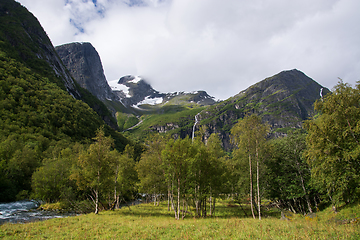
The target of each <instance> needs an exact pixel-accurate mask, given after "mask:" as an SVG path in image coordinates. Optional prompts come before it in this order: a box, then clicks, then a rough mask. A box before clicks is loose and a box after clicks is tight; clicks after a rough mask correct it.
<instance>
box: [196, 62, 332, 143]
mask: <svg viewBox="0 0 360 240" xmlns="http://www.w3.org/2000/svg"><path fill="white" fill-rule="evenodd" d="M320 92H321V94H322V95H324V96H325V95H326V94H327V93H329V92H330V91H329V89H327V88H324V87H322V86H321V85H320V84H318V83H317V82H315V81H314V80H313V79H311V78H309V77H308V76H306V75H305V74H304V73H303V72H301V71H299V70H296V69H293V70H289V71H282V72H280V73H278V74H276V75H274V76H272V77H269V78H266V79H264V80H262V81H260V82H259V83H256V84H254V85H252V86H250V87H249V88H247V89H246V90H244V91H241V92H240V93H239V94H237V95H235V96H234V97H231V98H229V99H228V100H226V101H223V102H221V103H219V104H216V105H214V106H211V107H209V108H208V109H206V110H204V111H202V112H201V113H200V116H199V118H200V119H201V120H200V124H199V125H204V126H206V127H207V128H208V134H207V135H209V134H211V133H218V134H220V136H221V138H222V139H223V143H224V146H226V147H227V148H229V147H230V143H229V134H230V129H231V128H232V126H233V125H234V124H235V123H236V122H237V121H238V119H240V118H243V117H244V116H245V115H246V114H254V113H255V114H258V115H260V116H261V117H262V119H263V121H264V122H267V123H269V124H270V127H271V131H272V134H273V135H275V136H279V135H283V134H286V132H287V131H288V130H290V129H293V128H300V127H301V126H302V122H303V121H304V120H306V119H308V118H309V117H310V116H312V115H313V114H314V108H313V104H314V102H315V101H316V100H318V99H320Z"/></svg>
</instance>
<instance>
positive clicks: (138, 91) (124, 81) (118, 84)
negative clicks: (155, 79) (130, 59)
mask: <svg viewBox="0 0 360 240" xmlns="http://www.w3.org/2000/svg"><path fill="white" fill-rule="evenodd" d="M109 84H110V86H111V89H112V90H113V92H114V93H116V94H117V96H118V97H119V98H120V101H121V102H122V103H123V104H124V105H125V106H127V107H132V108H136V109H138V110H144V111H148V110H149V106H156V107H157V108H158V107H161V106H164V105H166V104H171V105H182V104H189V103H195V104H197V105H199V106H205V105H212V104H214V103H215V100H214V97H211V96H210V95H208V94H207V93H206V92H205V91H194V92H189V93H186V92H174V93H160V92H158V91H156V90H155V89H153V88H152V87H151V85H150V84H148V83H147V82H146V80H144V79H142V78H141V77H139V76H132V75H128V76H124V77H121V78H120V79H119V80H115V81H110V82H109Z"/></svg>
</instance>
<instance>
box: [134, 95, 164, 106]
mask: <svg viewBox="0 0 360 240" xmlns="http://www.w3.org/2000/svg"><path fill="white" fill-rule="evenodd" d="M163 100H164V99H163V98H162V97H157V98H150V97H149V96H147V97H146V98H145V99H144V100H142V101H141V102H138V103H137V104H136V105H137V106H140V105H143V104H149V105H156V104H160V103H162V102H163Z"/></svg>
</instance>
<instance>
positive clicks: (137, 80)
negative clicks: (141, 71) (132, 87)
mask: <svg viewBox="0 0 360 240" xmlns="http://www.w3.org/2000/svg"><path fill="white" fill-rule="evenodd" d="M140 80H141V77H139V76H135V78H134V79H133V80H131V81H129V83H138V82H140Z"/></svg>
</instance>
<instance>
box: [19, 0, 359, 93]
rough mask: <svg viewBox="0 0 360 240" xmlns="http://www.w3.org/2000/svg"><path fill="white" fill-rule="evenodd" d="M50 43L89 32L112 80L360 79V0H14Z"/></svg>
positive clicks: (225, 84)
mask: <svg viewBox="0 0 360 240" xmlns="http://www.w3.org/2000/svg"><path fill="white" fill-rule="evenodd" d="M18 1H19V2H20V3H21V4H23V5H24V6H25V7H27V8H28V9H29V10H30V11H31V12H32V13H33V14H34V15H35V16H36V17H37V18H38V20H39V21H40V23H41V24H42V26H43V27H44V29H45V31H46V32H47V34H48V35H49V37H50V39H51V40H52V42H53V44H54V45H61V44H65V43H69V42H75V41H80V42H82V41H86V42H91V43H92V44H93V46H94V47H95V48H96V49H97V51H98V52H99V54H100V56H101V59H102V62H103V66H104V70H105V75H106V77H107V79H108V80H109V81H111V80H114V79H119V78H120V77H122V76H124V75H127V74H133V75H140V76H143V77H144V78H146V79H147V80H148V82H150V83H151V84H152V86H153V87H154V88H155V89H157V90H159V91H162V92H169V91H193V90H206V91H207V92H208V93H209V94H210V95H213V96H215V97H216V98H220V99H226V98H228V97H230V96H233V95H235V94H237V93H238V92H240V91H242V90H244V89H246V88H247V87H249V86H250V85H252V84H254V83H256V82H258V81H260V80H263V79H264V78H266V77H269V76H272V75H274V74H276V73H278V72H280V71H283V70H288V69H294V68H296V69H299V70H301V71H303V72H304V73H305V74H307V75H308V76H309V77H311V78H313V79H314V80H316V81H317V82H319V83H320V84H322V85H323V86H325V87H328V88H330V89H331V88H332V87H333V86H334V85H335V84H336V83H337V81H338V78H342V79H343V80H344V81H345V82H348V83H350V84H352V85H354V84H355V82H356V81H357V80H360V44H359V42H360V28H359V27H358V23H359V22H360V14H359V9H360V1H358V0H315V1H314V0H293V1H286V0H268V1H263V0H252V1H245V0H222V1H219V0H161V1H159V0H51V1H49V0H18Z"/></svg>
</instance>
